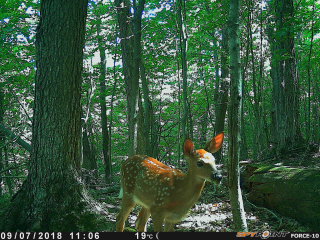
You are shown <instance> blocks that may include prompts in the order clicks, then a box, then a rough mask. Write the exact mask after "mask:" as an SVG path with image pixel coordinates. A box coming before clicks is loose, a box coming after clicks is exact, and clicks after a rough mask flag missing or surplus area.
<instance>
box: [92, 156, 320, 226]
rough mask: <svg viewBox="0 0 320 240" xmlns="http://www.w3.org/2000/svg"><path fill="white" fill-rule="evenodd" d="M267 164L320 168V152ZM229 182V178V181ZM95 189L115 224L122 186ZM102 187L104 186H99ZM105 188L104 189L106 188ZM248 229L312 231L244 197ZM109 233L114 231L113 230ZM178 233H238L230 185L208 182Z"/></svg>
mask: <svg viewBox="0 0 320 240" xmlns="http://www.w3.org/2000/svg"><path fill="white" fill-rule="evenodd" d="M263 163H264V164H280V165H283V166H292V167H300V168H307V167H311V168H318V169H319V168H320V153H313V154H302V155H301V154H299V155H295V156H292V157H289V158H287V159H284V160H283V161H280V162H279V160H276V159H268V160H267V161H263ZM225 181H226V179H225ZM115 182H117V181H115ZM91 186H95V189H91V190H90V191H91V194H92V195H93V196H95V197H96V198H97V199H99V200H100V201H102V202H104V203H105V207H106V208H107V209H108V211H109V213H110V214H109V216H108V218H109V219H110V221H111V222H114V223H115V219H116V214H117V213H118V212H119V209H120V206H121V199H119V198H118V192H119V183H118V182H117V183H116V184H115V183H114V184H112V186H111V185H110V186H109V187H107V188H105V186H103V184H101V183H100V184H99V183H97V182H96V183H94V184H92V183H91ZM99 186H101V187H99ZM102 186H103V187H102ZM243 200H244V206H245V212H246V219H247V225H248V230H249V231H251V232H255V231H257V232H264V231H269V232H280V231H282V232H310V231H311V229H309V228H308V227H307V226H304V225H301V224H300V223H298V222H297V221H296V220H294V219H292V218H289V217H286V216H283V215H281V214H279V213H276V212H273V211H271V210H269V209H266V208H263V207H257V206H255V205H253V204H252V203H250V202H249V201H248V200H247V199H246V194H245V193H244V195H243ZM139 210H140V207H139V206H137V207H135V208H134V209H133V211H132V212H131V213H130V216H129V218H128V220H127V223H126V228H125V231H135V227H134V223H135V220H136V218H137V215H138V212H139ZM150 222H151V223H152V219H149V221H148V223H147V224H148V231H152V227H151V226H150ZM109 231H114V229H110V230H109ZM174 231H204V232H208V231H210V232H234V231H235V229H234V226H233V221H232V212H231V206H230V201H229V193H228V189H227V187H226V184H225V183H223V184H221V185H220V186H218V187H216V186H215V185H213V184H210V183H206V186H205V188H204V191H203V192H202V194H201V197H200V199H199V200H198V202H197V203H196V204H195V206H194V207H193V208H192V209H191V210H190V213H189V214H188V217H187V218H186V219H184V220H183V221H181V222H180V223H178V224H176V225H175V229H174Z"/></svg>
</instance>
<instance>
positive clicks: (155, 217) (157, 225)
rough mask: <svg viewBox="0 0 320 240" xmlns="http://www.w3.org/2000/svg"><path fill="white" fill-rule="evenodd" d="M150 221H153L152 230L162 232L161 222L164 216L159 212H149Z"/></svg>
mask: <svg viewBox="0 0 320 240" xmlns="http://www.w3.org/2000/svg"><path fill="white" fill-rule="evenodd" d="M151 216H152V221H153V231H155V232H162V224H163V220H164V217H163V216H162V214H161V213H159V212H156V213H155V212H151Z"/></svg>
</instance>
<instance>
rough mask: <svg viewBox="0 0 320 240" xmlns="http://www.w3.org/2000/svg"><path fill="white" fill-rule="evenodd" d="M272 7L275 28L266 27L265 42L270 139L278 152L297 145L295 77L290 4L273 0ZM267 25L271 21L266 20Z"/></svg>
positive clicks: (297, 114)
mask: <svg viewBox="0 0 320 240" xmlns="http://www.w3.org/2000/svg"><path fill="white" fill-rule="evenodd" d="M269 7H270V9H272V10H274V16H275V29H276V32H275V33H274V32H273V29H274V26H269V28H268V29H269V33H268V35H269V41H270V43H271V52H272V61H271V63H272V64H271V66H272V71H271V73H272V74H271V77H272V80H273V100H274V113H275V116H274V119H275V121H274V124H275V126H273V127H274V129H275V135H274V142H276V143H277V150H278V152H283V153H287V152H288V150H289V151H290V150H291V149H293V148H295V147H296V146H298V145H301V142H303V139H302V135H301V132H300V124H299V121H298V117H299V105H298V104H299V103H298V102H299V96H298V76H297V72H296V60H295V51H294V25H293V24H294V19H293V18H294V16H293V14H294V7H293V1H292V0H276V1H274V2H271V3H270V4H269ZM269 24H270V25H271V23H269Z"/></svg>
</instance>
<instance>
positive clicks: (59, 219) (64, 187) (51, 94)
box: [0, 0, 99, 231]
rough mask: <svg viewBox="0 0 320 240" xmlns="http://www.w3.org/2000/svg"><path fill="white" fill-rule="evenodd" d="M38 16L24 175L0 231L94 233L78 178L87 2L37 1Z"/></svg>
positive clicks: (92, 205)
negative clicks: (27, 165) (29, 148)
mask: <svg viewBox="0 0 320 240" xmlns="http://www.w3.org/2000/svg"><path fill="white" fill-rule="evenodd" d="M40 12H41V15H40V22H39V26H38V29H37V41H36V47H37V73H36V79H35V101H34V116H33V126H32V127H33V128H32V134H33V135H32V154H31V160H30V170H29V174H28V177H27V179H26V181H25V182H24V184H23V186H22V187H21V189H20V190H19V191H18V193H17V194H16V195H15V196H14V197H13V199H12V203H11V205H10V206H9V208H8V209H7V210H6V211H5V212H4V214H3V215H2V216H1V217H0V218H1V221H0V230H1V231H17V230H21V231H27V230H28V231H79V230H85V229H86V230H92V229H95V230H99V227H98V226H99V224H97V221H98V220H97V219H96V218H97V216H98V215H94V214H93V212H92V210H94V211H95V212H97V211H98V210H97V208H96V207H95V206H96V203H95V202H93V201H92V200H90V198H89V196H88V195H87V191H86V189H85V187H84V185H83V184H82V183H81V182H80V180H79V179H80V177H79V172H78V171H79V168H80V159H81V155H80V146H81V142H80V141H81V137H80V134H81V130H80V128H81V124H80V114H81V107H80V96H81V91H80V89H81V71H82V55H83V52H82V51H83V47H84V36H85V21H86V13H87V0H79V1H61V0H43V1H41V8H40Z"/></svg>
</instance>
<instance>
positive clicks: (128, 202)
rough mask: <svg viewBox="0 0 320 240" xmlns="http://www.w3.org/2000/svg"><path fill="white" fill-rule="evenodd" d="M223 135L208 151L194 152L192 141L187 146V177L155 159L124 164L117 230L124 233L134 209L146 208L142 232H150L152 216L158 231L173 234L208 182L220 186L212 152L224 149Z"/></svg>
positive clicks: (139, 224)
mask: <svg viewBox="0 0 320 240" xmlns="http://www.w3.org/2000/svg"><path fill="white" fill-rule="evenodd" d="M222 141H223V133H219V134H218V135H217V136H215V137H214V138H212V139H211V141H209V142H208V143H207V144H206V146H205V147H204V149H200V150H196V151H194V149H193V143H192V141H191V139H189V138H187V139H186V140H185V141H184V143H183V154H184V156H185V158H186V159H187V161H188V163H189V166H188V172H187V173H186V174H184V173H182V172H181V171H179V170H177V169H173V168H170V167H168V166H166V165H164V164H162V163H161V162H159V161H157V160H156V159H154V158H151V157H148V156H144V155H135V156H133V157H131V158H128V159H127V160H126V161H125V162H124V163H123V164H122V169H121V170H122V171H121V191H120V193H121V192H122V205H121V210H120V212H119V214H118V215H117V223H116V230H117V231H118V232H122V231H123V228H124V222H125V220H126V219H127V217H128V215H129V213H130V211H131V210H132V208H133V207H134V206H135V205H136V204H138V205H141V206H142V208H141V210H140V212H139V215H138V218H137V220H136V227H137V230H138V231H139V232H143V231H145V230H146V228H145V225H146V222H147V220H148V218H149V217H150V215H151V216H152V219H153V227H154V231H155V232H161V231H162V224H163V222H164V223H165V228H164V230H165V231H173V226H174V224H175V223H177V222H179V221H181V219H183V218H184V217H185V216H186V215H187V213H188V211H189V210H190V208H191V207H192V206H193V205H194V204H195V203H196V201H197V200H198V199H199V197H200V194H201V192H202V189H203V187H204V184H205V181H206V180H208V181H210V182H215V183H217V184H218V183H220V181H221V179H222V176H221V174H220V172H219V171H218V170H217V169H216V166H215V159H214V157H213V156H212V154H211V153H214V152H216V151H218V150H219V149H220V148H221V145H222Z"/></svg>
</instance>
